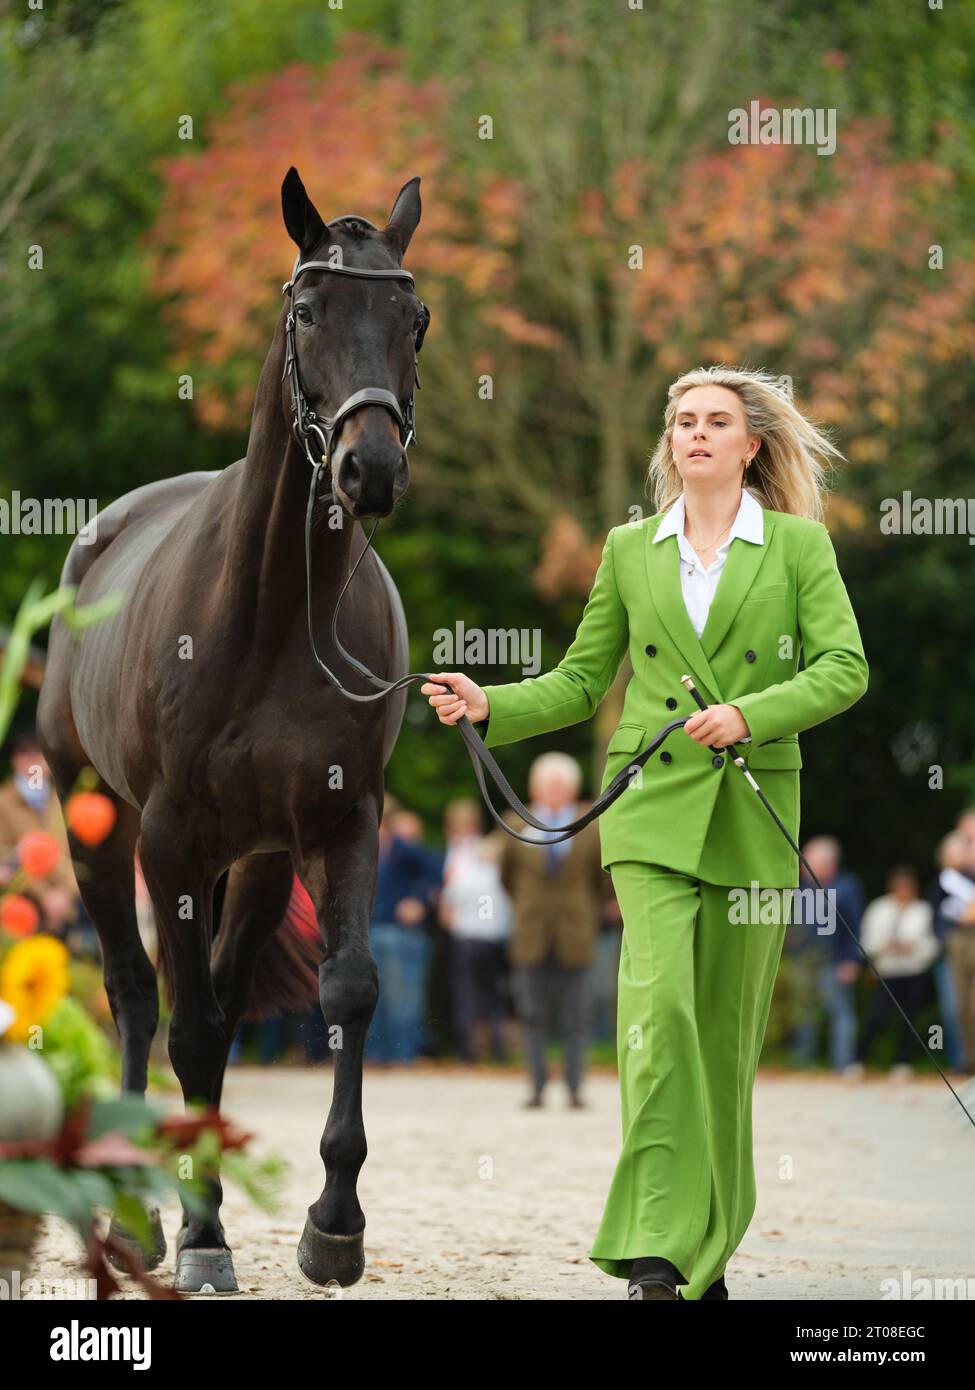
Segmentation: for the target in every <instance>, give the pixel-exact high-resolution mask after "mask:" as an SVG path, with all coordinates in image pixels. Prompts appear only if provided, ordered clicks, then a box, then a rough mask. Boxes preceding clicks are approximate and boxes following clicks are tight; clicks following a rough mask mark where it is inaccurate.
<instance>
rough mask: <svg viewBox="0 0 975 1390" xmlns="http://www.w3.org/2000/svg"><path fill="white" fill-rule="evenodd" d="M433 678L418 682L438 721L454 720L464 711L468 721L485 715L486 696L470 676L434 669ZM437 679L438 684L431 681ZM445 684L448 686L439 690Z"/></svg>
mask: <svg viewBox="0 0 975 1390" xmlns="http://www.w3.org/2000/svg"><path fill="white" fill-rule="evenodd" d="M431 674H432V676H433V680H429V681H426V682H425V684H423V685H421V686H420V694H421V695H429V696H430V703H431V705H432V706H433V708H434V709H435V710H436V711H437V718H438V719H439V720H440V722H441V724H456V723H457V721H458V719H461V718H463V716H464V715H465V714H466V715H467V717H468V719H469V720H470V721H471V723H472V724H476V723H477V722H478V721H479V720H481V719H487V717H488V698H487V696H486V695H485V693H484V691H483V690H482V689H481V687H480V686H479V685H477V684H476V683H475V682H474V681H472V680H471V678H470V676H465V675H462V674H461V672H460V671H436V672H432V673H431ZM434 681H437V682H438V684H436V685H435V684H434ZM444 685H447V686H449V687H450V689H449V690H443V689H442V686H444Z"/></svg>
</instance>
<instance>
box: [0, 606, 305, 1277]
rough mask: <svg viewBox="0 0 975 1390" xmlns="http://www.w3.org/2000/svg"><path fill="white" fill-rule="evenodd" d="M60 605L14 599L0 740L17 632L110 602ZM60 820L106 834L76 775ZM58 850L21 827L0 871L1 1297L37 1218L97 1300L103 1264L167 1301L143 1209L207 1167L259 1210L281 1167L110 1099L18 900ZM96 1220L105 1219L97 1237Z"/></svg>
mask: <svg viewBox="0 0 975 1390" xmlns="http://www.w3.org/2000/svg"><path fill="white" fill-rule="evenodd" d="M72 600H73V594H72V593H71V591H70V590H62V591H59V592H58V593H57V594H51V595H48V596H47V597H42V596H41V593H40V589H39V586H37V585H36V584H35V585H32V586H31V588H30V590H29V591H28V594H27V596H26V598H25V599H24V602H23V604H22V605H21V608H20V611H19V613H18V615H17V619H16V621H15V623H14V627H13V631H12V633H11V638H10V642H9V645H8V647H7V651H6V655H5V658H4V660H3V661H2V662H0V743H2V741H3V739H4V738H5V737H6V734H7V732H8V730H9V727H10V722H11V719H12V717H13V713H14V710H15V708H16V703H17V695H18V689H19V677H20V672H21V670H22V669H23V665H24V663H25V661H26V659H27V654H28V645H29V641H30V637H31V635H32V634H33V633H34V632H35V631H36V630H37V629H38V628H40V627H43V626H44V625H45V624H46V623H48V622H49V621H50V619H51V617H52V616H53V615H54V613H59V614H60V616H61V617H62V618H63V619H64V620H65V621H66V622H67V623H68V624H69V626H71V627H72V628H75V629H77V630H81V629H83V628H84V627H87V626H89V625H90V624H91V623H93V622H97V621H101V620H102V619H103V618H105V617H107V616H108V615H109V614H110V613H111V612H114V611H115V609H116V608H117V606H118V600H116V599H112V600H111V601H106V602H105V603H101V604H98V605H92V606H90V607H88V608H84V609H78V610H76V609H75V608H74V607H73V602H72ZM65 819H66V821H67V823H68V825H69V827H70V829H71V830H72V832H73V833H74V834H75V835H76V836H77V838H78V839H79V840H80V841H81V842H82V843H83V844H86V845H89V846H94V845H97V844H100V843H101V842H102V841H103V840H104V839H105V837H106V836H107V835H109V834H110V833H111V831H112V828H113V826H114V823H115V807H114V805H113V803H112V802H111V800H110V799H109V798H108V797H107V796H104V795H103V794H102V793H101V792H99V791H98V790H97V777H96V776H95V774H94V773H93V772H91V771H90V770H87V772H86V773H85V774H83V775H82V777H81V779H79V786H78V787H77V789H76V790H75V791H74V792H73V794H72V795H71V796H70V797H69V799H68V801H67V803H66V806H65ZM64 853H65V850H64V848H63V847H62V845H61V844H60V843H59V841H58V840H57V838H56V837H55V836H53V835H50V834H47V833H46V832H43V831H31V832H29V833H28V834H26V835H24V836H22V838H21V839H20V840H19V842H18V843H17V845H16V847H15V855H16V861H17V868H16V870H15V872H14V874H13V876H12V877H11V878H10V879H9V880H8V882H7V883H6V884H4V885H2V886H0V1281H5V1284H6V1290H5V1292H6V1296H8V1297H11V1296H13V1297H16V1296H18V1294H17V1292H16V1290H17V1289H18V1288H19V1287H20V1283H21V1281H22V1280H23V1277H24V1274H25V1272H26V1271H27V1270H29V1267H30V1261H31V1256H32V1251H33V1247H34V1244H35V1241H36V1239H37V1236H38V1233H39V1231H40V1226H41V1219H42V1216H43V1215H44V1214H51V1215H54V1216H58V1217H60V1218H61V1219H62V1220H64V1221H65V1222H67V1223H68V1224H69V1225H70V1226H71V1227H72V1228H73V1229H74V1230H75V1231H76V1232H77V1233H78V1236H79V1237H80V1239H81V1242H82V1245H83V1248H84V1251H85V1267H86V1269H87V1272H88V1273H89V1275H90V1276H91V1277H92V1278H93V1279H94V1280H95V1283H96V1290H97V1296H98V1297H99V1298H107V1297H109V1296H110V1295H111V1294H113V1293H116V1292H118V1291H119V1289H120V1285H119V1283H118V1281H117V1280H116V1279H115V1277H114V1275H113V1274H112V1272H111V1270H110V1269H109V1267H108V1263H107V1261H108V1260H110V1261H111V1263H112V1264H113V1265H115V1267H116V1268H118V1269H122V1270H124V1271H125V1272H127V1273H129V1274H130V1275H131V1276H132V1277H133V1278H134V1279H135V1280H137V1281H138V1283H139V1284H140V1285H141V1286H142V1287H143V1288H144V1289H145V1290H146V1292H148V1293H149V1295H150V1296H151V1297H154V1298H179V1297H180V1296H181V1295H179V1294H178V1293H176V1292H175V1290H173V1289H171V1288H167V1287H166V1286H164V1285H163V1284H161V1283H160V1282H159V1281H158V1280H156V1279H153V1278H152V1277H151V1276H150V1275H149V1274H147V1273H146V1271H145V1268H144V1263H143V1260H142V1259H141V1257H140V1246H141V1247H142V1248H144V1249H149V1248H150V1246H151V1241H152V1238H153V1237H152V1216H151V1215H150V1212H151V1210H152V1208H153V1207H156V1206H158V1204H159V1203H160V1202H161V1201H164V1200H165V1199H167V1198H171V1197H172V1196H173V1195H174V1194H178V1195H179V1197H180V1198H181V1199H182V1201H183V1204H184V1206H185V1207H186V1208H187V1209H190V1210H195V1209H196V1207H197V1205H198V1204H199V1203H200V1201H201V1198H202V1194H203V1192H204V1191H205V1184H206V1182H207V1180H208V1178H211V1177H213V1176H214V1175H215V1174H216V1172H217V1170H218V1167H219V1170H220V1172H221V1174H222V1175H226V1176H229V1177H230V1178H232V1179H234V1180H235V1181H237V1182H238V1183H239V1184H240V1185H241V1186H242V1187H243V1188H244V1189H245V1191H246V1192H247V1193H248V1194H249V1196H251V1198H252V1199H253V1200H254V1201H255V1202H257V1203H258V1204H259V1205H260V1206H261V1207H262V1208H264V1209H265V1210H268V1211H273V1210H274V1209H275V1206H276V1194H277V1189H278V1186H279V1180H280V1176H281V1173H282V1170H283V1165H282V1164H281V1162H280V1160H279V1159H277V1158H274V1157H269V1158H265V1159H261V1160H255V1159H253V1158H251V1157H250V1156H249V1155H247V1154H246V1153H245V1152H244V1151H245V1149H246V1146H247V1144H248V1142H249V1140H250V1138H251V1136H250V1135H247V1134H244V1133H242V1132H241V1131H239V1130H237V1129H236V1128H234V1126H233V1125H231V1124H230V1123H229V1122H228V1121H227V1120H226V1119H224V1118H223V1117H222V1116H221V1115H220V1114H219V1113H218V1112H217V1111H216V1110H212V1109H203V1108H201V1109H199V1110H198V1111H196V1112H194V1113H192V1114H188V1115H185V1116H184V1115H180V1116H166V1115H165V1114H164V1113H163V1112H162V1111H161V1110H159V1109H157V1108H155V1107H154V1106H152V1105H150V1104H147V1103H146V1102H145V1101H144V1100H143V1099H142V1098H141V1096H135V1095H131V1096H123V1097H121V1099H119V1098H118V1097H117V1090H118V1077H119V1075H120V1072H121V1065H120V1061H119V1058H118V1056H117V1054H116V1051H115V1049H114V1048H113V1046H112V1044H111V1043H110V1042H109V1040H108V1038H107V1037H106V1036H105V1034H104V1032H103V1031H102V1029H101V1028H100V1027H99V1026H98V1024H97V1022H96V1021H95V1020H94V1019H93V1018H92V1016H91V1014H90V1013H89V1011H88V1010H87V1009H86V1008H85V1006H84V1005H83V1004H82V1003H81V1002H79V1000H78V999H76V998H74V997H72V995H71V994H70V993H69V987H70V984H71V961H70V957H69V952H68V950H67V948H66V946H65V945H64V944H63V942H62V941H60V940H59V939H58V938H57V937H54V936H51V935H48V934H47V933H45V932H43V931H42V930H40V926H41V922H40V914H39V912H38V909H37V907H36V906H35V904H34V902H33V901H32V899H31V897H30V896H29V892H30V889H31V886H32V884H33V883H34V881H35V880H37V879H38V878H42V877H43V876H44V875H46V874H48V873H50V872H51V870H52V869H53V868H54V867H55V866H56V865H57V863H58V862H59V860H60V858H61V856H62V855H63V854H64ZM103 1211H104V1212H105V1213H108V1214H109V1215H111V1216H112V1217H114V1219H115V1221H116V1223H117V1225H116V1226H115V1228H114V1229H108V1228H107V1227H106V1230H105V1232H104V1233H103V1232H102V1230H101V1226H102V1222H103V1218H102V1215H101V1213H102V1212H103ZM119 1228H121V1229H122V1230H124V1231H125V1232H126V1233H127V1234H128V1236H129V1237H130V1238H129V1239H125V1238H123V1237H120V1236H119V1234H118V1230H119ZM0 1288H3V1283H2V1282H0Z"/></svg>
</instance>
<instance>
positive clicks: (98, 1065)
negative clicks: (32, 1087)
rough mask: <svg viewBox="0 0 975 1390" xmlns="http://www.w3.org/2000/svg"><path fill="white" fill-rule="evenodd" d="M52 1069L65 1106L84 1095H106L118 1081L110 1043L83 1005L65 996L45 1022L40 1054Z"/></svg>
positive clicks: (114, 1056) (116, 1062)
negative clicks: (42, 1045)
mask: <svg viewBox="0 0 975 1390" xmlns="http://www.w3.org/2000/svg"><path fill="white" fill-rule="evenodd" d="M41 1055H42V1056H43V1058H44V1061H45V1062H46V1063H47V1065H48V1066H49V1067H50V1068H51V1070H52V1071H53V1072H54V1074H55V1076H56V1077H57V1079H58V1083H59V1084H60V1087H61V1093H62V1095H63V1096H64V1103H65V1105H66V1106H71V1105H74V1104H76V1102H77V1101H79V1100H80V1099H81V1098H82V1097H83V1096H85V1095H91V1094H100V1095H105V1094H106V1093H107V1092H108V1091H109V1090H110V1089H114V1087H115V1086H117V1084H118V1077H119V1074H120V1068H119V1063H118V1059H117V1058H116V1055H115V1053H114V1052H113V1050H112V1046H111V1044H110V1043H109V1041H108V1039H107V1038H106V1036H105V1034H104V1033H103V1032H102V1030H101V1029H100V1028H99V1026H98V1024H97V1023H96V1022H95V1020H94V1019H93V1018H92V1017H91V1015H90V1014H89V1013H88V1011H87V1010H86V1009H85V1007H84V1005H83V1004H80V1003H79V1002H78V1000H77V999H73V998H72V997H71V995H67V996H66V997H65V998H64V999H62V1000H61V1002H60V1004H59V1005H58V1006H57V1008H56V1009H55V1010H54V1012H53V1013H52V1015H51V1017H50V1018H49V1019H48V1020H47V1022H46V1023H45V1025H44V1048H43V1051H42V1054H41Z"/></svg>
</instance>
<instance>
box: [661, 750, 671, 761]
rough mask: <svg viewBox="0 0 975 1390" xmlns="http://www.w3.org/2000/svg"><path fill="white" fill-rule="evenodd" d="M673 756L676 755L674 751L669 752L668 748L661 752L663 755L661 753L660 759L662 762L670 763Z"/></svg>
mask: <svg viewBox="0 0 975 1390" xmlns="http://www.w3.org/2000/svg"><path fill="white" fill-rule="evenodd" d="M673 756H674V755H673V753H668V752H667V751H666V749H665V750H664V751H663V752H662V753H661V755H660V761H661V762H662V763H669V762H670V760H671V758H673Z"/></svg>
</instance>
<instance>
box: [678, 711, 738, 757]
mask: <svg viewBox="0 0 975 1390" xmlns="http://www.w3.org/2000/svg"><path fill="white" fill-rule="evenodd" d="M684 733H685V734H687V735H688V737H689V738H692V739H694V741H695V742H696V743H703V744H704V745H705V746H708V745H711V744H713V745H714V746H715V747H717V748H725V747H727V745H728V744H729V743H734V742H735V741H736V739H739V738H744V737H745V735H746V734H747V733H748V725H747V724H746V723H745V720H744V717H743V716H742V715H741V714H739V712H738V710H737V709H736V708H735V706H734V705H708V707H707V709H699V710H698V712H697V714H692V715H691V717H690V719H688V721H687V723H686V724H685V725H684Z"/></svg>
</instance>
